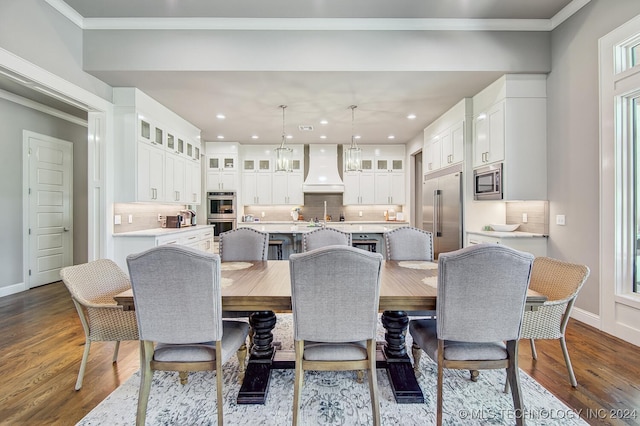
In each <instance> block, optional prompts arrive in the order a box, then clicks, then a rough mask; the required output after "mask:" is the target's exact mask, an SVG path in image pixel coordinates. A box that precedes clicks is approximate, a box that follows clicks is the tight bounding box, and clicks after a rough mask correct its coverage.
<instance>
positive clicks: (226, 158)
mask: <svg viewBox="0 0 640 426" xmlns="http://www.w3.org/2000/svg"><path fill="white" fill-rule="evenodd" d="M238 148H239V145H238V143H235V142H224V143H221V142H207V143H206V161H207V162H206V176H207V177H206V179H207V191H221V190H224V191H235V190H237V189H238V187H239V186H240V185H239V182H238V181H239V178H238V173H239V167H238Z"/></svg>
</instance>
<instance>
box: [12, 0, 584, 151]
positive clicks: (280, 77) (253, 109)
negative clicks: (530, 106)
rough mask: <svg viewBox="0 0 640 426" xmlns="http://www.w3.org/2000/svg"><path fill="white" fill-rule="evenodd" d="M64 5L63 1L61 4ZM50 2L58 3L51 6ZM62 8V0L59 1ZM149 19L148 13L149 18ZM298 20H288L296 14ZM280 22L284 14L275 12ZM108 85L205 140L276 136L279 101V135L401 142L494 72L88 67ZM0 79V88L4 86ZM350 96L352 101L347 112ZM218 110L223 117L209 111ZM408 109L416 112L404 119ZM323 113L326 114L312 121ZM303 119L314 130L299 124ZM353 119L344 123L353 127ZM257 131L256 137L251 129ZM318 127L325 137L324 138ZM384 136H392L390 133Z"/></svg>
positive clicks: (385, 0) (153, 1)
mask: <svg viewBox="0 0 640 426" xmlns="http://www.w3.org/2000/svg"><path fill="white" fill-rule="evenodd" d="M47 1H48V2H49V3H50V4H52V5H54V7H56V6H55V4H56V3H57V4H58V6H59V5H64V3H66V5H68V6H70V7H71V8H72V9H73V11H71V13H73V14H76V19H75V22H78V20H79V21H80V22H81V23H82V24H86V27H85V28H90V27H91V25H92V24H94V23H96V22H98V23H100V24H101V25H104V23H105V22H106V23H115V22H123V20H122V19H121V18H132V19H138V20H144V19H145V18H184V19H188V20H189V18H195V19H200V20H202V19H211V18H214V19H215V18H222V19H228V20H232V21H233V20H237V19H254V20H255V19H258V18H262V21H265V19H264V18H270V19H272V20H273V19H275V20H280V19H288V20H289V21H290V22H296V20H293V19H289V18H323V19H336V18H341V19H350V20H353V19H359V18H376V19H383V20H384V19H398V18H412V19H425V20H443V19H444V20H456V19H465V20H466V19H473V20H478V19H480V20H490V19H503V20H509V22H511V23H512V24H513V23H516V24H517V23H518V22H525V21H518V20H528V21H527V22H531V21H529V20H545V21H546V20H552V19H553V18H555V17H557V16H558V15H559V14H560V15H561V14H562V12H563V9H564V8H565V7H567V9H570V7H571V6H572V5H571V3H576V2H579V3H581V5H583V4H585V3H586V2H588V0H535V1H531V0H446V1H443V0H397V1H389V0H353V1H342V2H337V1H335V0H334V1H330V0H309V1H304V2H302V1H299V0H272V1H269V2H265V1H264V0H234V1H228V0H225V1H222V0H189V1H184V0H135V1H131V0H109V1H104V0H64V3H63V1H62V0H47ZM66 5H65V7H66ZM57 9H58V10H61V9H63V8H61V7H57ZM67 9H68V7H67ZM156 21H157V19H156ZM299 21H300V20H297V22H299ZM278 22H283V21H278ZM93 74H94V75H95V76H96V77H98V78H99V79H101V80H102V81H104V82H105V83H107V84H109V85H110V86H112V87H119V86H123V87H124V86H133V87H138V88H139V89H141V90H142V91H143V92H145V93H147V94H148V95H149V96H151V97H153V98H154V99H156V100H157V101H159V102H160V103H162V104H164V105H165V106H166V107H168V108H169V109H171V110H173V111H174V112H176V113H177V114H179V115H180V116H182V117H183V118H185V119H186V120H188V121H189V122H191V123H192V124H194V125H195V126H196V127H198V128H200V129H201V130H202V139H203V140H204V141H214V140H220V141H234V142H240V143H245V144H247V143H269V144H274V143H279V141H280V138H281V134H282V124H283V120H282V110H281V109H280V108H279V105H282V104H285V105H287V109H286V126H285V132H286V133H287V134H288V135H290V136H292V139H291V140H290V141H289V142H288V143H348V142H349V141H350V140H351V135H352V134H356V135H359V136H361V139H360V140H359V143H362V144H367V143H406V142H407V141H409V140H411V139H412V138H414V137H415V136H416V135H418V134H419V133H421V131H422V130H423V129H424V128H425V127H426V126H428V125H429V124H430V123H431V122H432V121H433V120H434V119H435V118H437V117H439V116H440V115H442V113H444V112H445V111H447V110H448V109H449V108H451V107H452V106H453V105H455V104H456V103H457V102H458V101H459V100H461V99H462V98H464V97H471V96H473V95H475V94H476V93H478V92H479V91H480V90H482V89H483V88H484V87H486V86H487V85H488V84H490V83H491V82H493V81H494V80H496V79H497V78H498V77H499V76H500V75H501V74H500V73H497V72H433V71H431V72H420V71H412V72H405V71H391V72H359V71H358V72H353V71H351V72H347V71H332V72H320V71H318V72H311V71H305V72H297V71H286V72H285V71H282V72H280V71H242V72H234V71H215V72H213V71H197V72H196V71H164V72H156V71H109V72H104V71H100V72H94V73H93ZM4 86H6V85H3V83H2V81H1V80H0V89H2V88H4ZM350 105H357V106H358V108H356V109H355V112H354V121H353V123H352V121H351V118H352V116H351V110H350V109H349V106H350ZM217 114H224V115H225V118H224V119H218V118H216V115H217ZM409 114H415V115H416V118H415V119H408V118H407V116H408V115H409ZM321 120H327V121H328V124H321ZM299 126H311V127H312V128H313V130H305V131H302V130H299ZM352 129H353V130H352ZM252 136H257V137H258V138H257V139H254V138H252ZM322 136H325V137H326V139H323V138H322ZM390 136H393V137H394V138H393V139H390Z"/></svg>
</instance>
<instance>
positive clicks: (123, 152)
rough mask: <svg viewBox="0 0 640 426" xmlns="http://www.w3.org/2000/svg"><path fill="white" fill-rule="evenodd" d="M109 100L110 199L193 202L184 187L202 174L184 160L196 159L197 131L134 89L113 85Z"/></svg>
mask: <svg viewBox="0 0 640 426" xmlns="http://www.w3.org/2000/svg"><path fill="white" fill-rule="evenodd" d="M113 99H114V124H115V126H114V128H115V138H114V140H115V151H114V152H115V165H116V169H117V170H116V173H115V176H116V178H115V191H114V194H115V201H116V202H159V203H177V204H186V203H189V204H197V203H195V202H192V201H190V199H192V198H191V197H189V192H188V191H187V187H189V186H190V187H191V188H193V187H194V180H195V179H198V180H200V176H201V175H200V173H197V174H195V175H193V174H190V175H188V174H189V172H190V171H191V170H189V171H188V170H187V169H188V167H187V164H188V161H193V162H197V163H198V164H199V163H200V158H199V155H200V142H199V140H198V139H199V137H200V130H199V129H197V128H196V127H194V126H193V125H191V124H190V123H188V122H187V121H185V120H184V119H182V118H181V117H179V116H178V115H176V114H175V113H173V112H172V111H170V110H169V109H167V108H165V107H164V106H162V105H161V104H159V103H158V102H156V101H155V100H153V99H152V98H150V97H148V96H147V95H145V94H144V93H143V92H141V91H140V90H138V89H135V88H129V87H127V88H121V87H120V88H114V89H113ZM181 147H182V148H183V149H184V153H183V152H182V151H181ZM189 147H190V148H189ZM198 167H199V166H198ZM187 180H189V181H190V182H189V183H188V182H187ZM196 186H199V187H200V188H201V186H202V185H201V184H198V185H196ZM198 199H199V196H198Z"/></svg>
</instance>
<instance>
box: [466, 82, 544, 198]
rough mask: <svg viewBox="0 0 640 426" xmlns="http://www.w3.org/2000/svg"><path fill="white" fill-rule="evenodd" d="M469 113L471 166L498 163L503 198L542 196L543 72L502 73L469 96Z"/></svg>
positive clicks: (476, 166)
mask: <svg viewBox="0 0 640 426" xmlns="http://www.w3.org/2000/svg"><path fill="white" fill-rule="evenodd" d="M473 117H474V118H473V168H478V167H483V166H485V165H489V164H494V163H500V162H501V163H502V190H503V199H504V200H546V199H547V142H546V141H547V99H546V75H542V74H507V75H504V76H503V77H501V78H500V79H498V80H497V81H495V82H494V83H492V84H491V85H489V86H488V87H487V88H486V89H484V90H483V91H481V92H480V93H478V94H477V95H476V96H474V97H473Z"/></svg>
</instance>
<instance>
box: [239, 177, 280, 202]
mask: <svg viewBox="0 0 640 426" xmlns="http://www.w3.org/2000/svg"><path fill="white" fill-rule="evenodd" d="M272 186H273V185H272V175H271V173H257V172H255V171H254V172H247V173H242V203H243V204H244V205H265V204H272V199H273V197H272Z"/></svg>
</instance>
